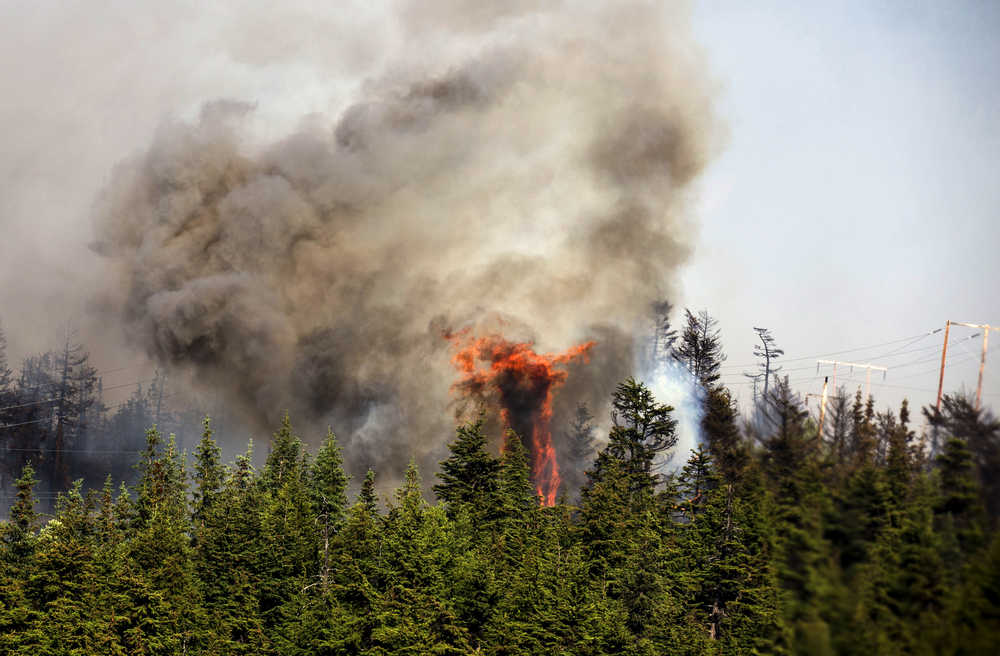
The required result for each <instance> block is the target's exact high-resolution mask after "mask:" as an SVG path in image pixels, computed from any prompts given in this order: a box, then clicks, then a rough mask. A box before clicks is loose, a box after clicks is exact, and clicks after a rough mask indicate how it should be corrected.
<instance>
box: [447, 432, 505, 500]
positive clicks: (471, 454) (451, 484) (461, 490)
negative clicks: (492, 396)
mask: <svg viewBox="0 0 1000 656" xmlns="http://www.w3.org/2000/svg"><path fill="white" fill-rule="evenodd" d="M455 432H456V435H457V439H456V440H455V441H454V442H452V443H451V444H449V445H448V449H449V451H451V456H449V457H448V458H447V459H446V460H444V461H443V462H442V463H441V471H439V472H438V474H437V476H438V478H439V479H440V480H441V482H440V483H438V484H437V485H435V486H434V494H435V495H437V497H438V499H440V500H442V501H444V502H445V503H446V504H447V506H448V508H449V511H450V512H452V513H454V512H455V511H457V510H458V509H459V507H461V506H463V505H467V506H469V509H470V512H473V513H478V512H481V511H483V510H485V509H486V508H487V507H488V506H490V505H492V499H491V498H492V497H493V495H495V494H496V489H497V474H498V472H499V469H500V461H499V460H497V459H496V458H495V457H493V456H491V455H490V454H488V453H487V452H486V436H485V435H484V434H483V419H482V417H480V418H479V419H478V420H476V421H475V422H473V423H470V424H465V425H462V426H459V427H458V428H457V429H456V431H455Z"/></svg>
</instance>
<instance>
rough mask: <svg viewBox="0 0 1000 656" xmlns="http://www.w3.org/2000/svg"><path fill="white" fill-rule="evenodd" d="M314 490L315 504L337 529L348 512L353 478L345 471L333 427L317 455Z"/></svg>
mask: <svg viewBox="0 0 1000 656" xmlns="http://www.w3.org/2000/svg"><path fill="white" fill-rule="evenodd" d="M311 473H312V479H311V493H312V502H313V507H314V508H315V509H316V511H317V512H318V513H319V514H320V516H321V517H325V518H326V519H325V520H324V521H325V522H327V523H328V524H329V526H330V527H332V529H333V530H334V531H336V530H337V528H338V527H339V526H340V524H341V523H342V522H343V520H344V515H345V513H346V511H347V484H348V483H349V482H350V480H351V477H350V476H348V475H347V474H346V473H345V472H344V458H343V456H342V455H341V453H340V445H339V444H337V438H336V436H335V435H334V434H333V430H331V429H329V428H328V429H327V431H326V439H325V440H323V445H322V446H321V447H320V450H319V453H317V454H316V461H315V462H314V463H313V466H312V472H311Z"/></svg>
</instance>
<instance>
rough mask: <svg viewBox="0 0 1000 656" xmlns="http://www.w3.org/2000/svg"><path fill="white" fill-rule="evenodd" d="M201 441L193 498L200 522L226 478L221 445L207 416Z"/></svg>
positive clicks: (198, 521) (196, 452) (195, 511)
mask: <svg viewBox="0 0 1000 656" xmlns="http://www.w3.org/2000/svg"><path fill="white" fill-rule="evenodd" d="M202 427H203V430H202V434H201V441H200V442H198V447H197V449H196V450H195V460H194V485H195V489H194V494H193V498H192V519H193V521H194V523H195V524H196V525H198V524H200V523H201V522H202V521H203V520H204V518H205V516H206V515H207V514H208V513H209V512H210V511H211V509H212V506H213V505H214V504H215V503H216V501H217V498H218V495H219V492H220V490H221V489H222V484H223V481H224V479H225V469H224V468H223V466H222V462H221V459H220V455H221V453H222V451H221V449H219V445H218V444H216V443H215V440H214V439H212V422H211V419H209V418H208V417H205V419H204V420H203V422H202Z"/></svg>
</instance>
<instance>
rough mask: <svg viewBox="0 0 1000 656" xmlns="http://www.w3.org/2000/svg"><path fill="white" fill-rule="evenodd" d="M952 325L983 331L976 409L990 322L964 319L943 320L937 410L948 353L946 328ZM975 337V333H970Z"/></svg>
mask: <svg viewBox="0 0 1000 656" xmlns="http://www.w3.org/2000/svg"><path fill="white" fill-rule="evenodd" d="M952 326H965V327H966V328H979V329H980V330H982V331H983V353H982V355H981V356H980V358H979V382H978V383H976V410H979V407H980V405H981V403H982V399H983V370H985V369H986V349H987V348H989V341H990V328H992V326H990V324H988V323H967V322H965V321H951V320H948V321H945V323H944V346H942V347H941V374H940V375H939V376H938V393H937V405H936V407H937V411H938V412H941V392H942V391H943V389H944V365H945V358H946V357H947V355H948V329H949V328H951V327H952ZM972 336H973V337H975V335H972Z"/></svg>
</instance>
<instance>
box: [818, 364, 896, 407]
mask: <svg viewBox="0 0 1000 656" xmlns="http://www.w3.org/2000/svg"><path fill="white" fill-rule="evenodd" d="M821 364H832V365H833V384H834V385H836V384H837V365H838V364H842V365H844V366H846V367H850V368H851V371H852V372H853V371H854V367H858V368H861V369H864V370H865V398H868V397H869V396H871V395H872V369H875V370H876V371H881V372H882V379H883V380H885V374H886V372H888V371H889V368H888V367H882V366H879V365H877V364H872V363H870V362H867V363H865V364H860V363H857V362H843V361H841V360H816V373H819V366H820V365H821ZM834 389H836V388H834Z"/></svg>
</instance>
